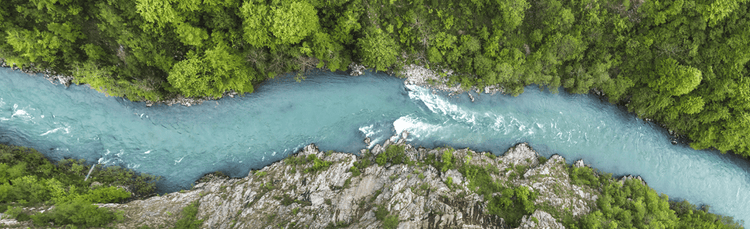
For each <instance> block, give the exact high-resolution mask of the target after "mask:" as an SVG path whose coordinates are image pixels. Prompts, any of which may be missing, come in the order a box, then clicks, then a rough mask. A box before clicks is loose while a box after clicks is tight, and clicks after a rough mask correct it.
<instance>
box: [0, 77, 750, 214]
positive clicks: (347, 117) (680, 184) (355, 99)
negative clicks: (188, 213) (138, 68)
mask: <svg viewBox="0 0 750 229" xmlns="http://www.w3.org/2000/svg"><path fill="white" fill-rule="evenodd" d="M473 95H474V97H475V99H476V100H475V102H471V101H470V100H469V98H468V96H466V95H465V94H463V95H456V96H448V95H447V94H446V93H444V92H433V91H432V90H431V89H427V88H423V87H419V86H412V85H408V86H407V85H404V84H403V80H401V79H398V78H396V77H392V76H388V75H386V74H383V73H366V74H365V75H363V76H358V77H352V76H348V75H345V74H343V73H331V72H320V73H315V74H313V75H312V76H308V77H307V79H305V80H304V81H303V82H301V83H297V82H295V81H294V80H292V79H290V78H284V77H281V78H278V79H274V80H269V81H267V82H264V83H263V84H262V85H260V86H259V87H258V89H257V90H256V91H255V92H254V93H252V94H248V95H245V96H236V97H235V98H223V99H220V100H218V101H209V102H205V103H203V104H201V105H194V106H191V107H185V106H181V105H174V106H166V105H155V106H153V107H146V105H145V103H142V102H130V101H128V100H125V99H122V98H115V97H107V96H105V95H104V94H102V93H99V92H97V91H95V90H93V89H90V88H89V87H87V86H70V87H65V86H62V85H59V84H58V85H54V84H51V83H49V82H48V81H47V80H45V79H44V78H42V77H40V76H38V75H28V74H24V73H21V72H18V71H12V70H9V69H7V68H3V69H0V143H5V144H13V145H22V146H29V147H33V148H36V149H38V150H39V151H40V152H42V153H43V154H45V155H46V156H48V157H50V158H51V159H53V160H59V159H62V158H84V159H86V160H87V161H89V162H98V163H102V164H108V165H120V166H125V167H128V168H132V169H135V170H136V171H139V172H146V173H150V174H154V175H160V176H163V177H164V180H163V181H162V182H160V183H159V185H158V187H159V190H161V191H163V192H170V191H177V190H180V189H189V188H190V185H191V184H192V182H194V181H195V180H196V179H198V178H199V177H200V176H202V175H203V174H205V173H209V172H213V171H222V172H224V173H226V174H228V175H231V176H235V177H242V176H246V175H247V173H248V172H249V170H250V169H258V168H262V167H263V166H266V165H269V164H270V163H272V162H275V161H278V160H281V159H283V158H285V157H286V156H288V155H290V154H292V153H294V152H296V151H297V150H299V149H300V148H301V147H303V146H305V145H307V144H310V143H315V144H317V145H318V146H319V147H320V149H321V150H335V151H343V152H350V153H357V152H359V150H360V149H363V148H366V147H370V146H366V145H365V144H364V142H363V139H364V138H365V137H369V138H371V139H372V140H373V143H372V144H375V143H381V142H383V141H384V140H385V139H387V138H389V137H390V136H393V135H395V134H396V133H400V132H402V131H408V132H409V133H410V135H409V137H408V139H407V140H408V141H409V142H410V143H411V144H413V145H415V146H424V147H428V148H430V147H436V146H444V145H448V146H453V147H456V148H464V147H470V148H472V149H475V150H482V151H491V152H494V153H495V154H502V153H503V152H504V151H505V150H507V148H508V147H510V146H512V145H514V144H516V143H520V142H529V143H530V145H531V146H532V147H534V149H536V150H537V151H539V152H540V154H542V155H543V156H547V157H549V156H551V155H552V154H560V155H561V156H563V157H565V158H566V159H567V160H568V162H569V163H571V162H573V161H574V160H577V159H581V158H582V159H584V161H585V162H586V163H587V164H591V165H592V166H593V167H594V168H597V169H599V170H601V171H604V172H609V173H613V174H615V175H616V176H619V175H627V174H634V175H640V176H642V177H643V178H644V179H645V180H646V182H648V184H649V186H651V187H652V188H654V189H655V190H656V191H657V192H661V193H665V194H667V195H669V196H670V198H673V199H678V200H679V199H686V200H688V201H690V202H691V203H694V204H708V205H710V206H711V211H712V212H715V213H719V214H723V215H728V216H733V217H734V218H735V219H739V220H745V221H750V205H749V204H747V203H750V176H749V175H750V165H749V164H748V163H747V162H746V161H745V160H742V159H740V158H738V157H735V156H732V155H724V154H720V153H718V152H715V151H706V150H704V151H696V150H693V149H691V148H690V147H688V146H686V145H684V144H677V145H673V144H671V143H670V138H669V136H668V134H667V133H666V130H664V129H662V128H660V127H658V126H656V125H654V124H652V123H648V122H644V121H643V120H640V119H638V118H637V117H635V115H633V114H629V113H627V112H626V111H623V110H622V109H621V108H618V107H616V106H614V105H611V104H609V103H607V102H606V101H601V100H600V99H599V98H597V97H596V96H592V95H575V94H568V93H565V92H564V91H562V90H561V92H560V93H558V94H553V93H550V92H548V91H546V90H540V89H539V88H538V87H536V86H529V87H527V88H526V92H525V93H523V94H521V95H520V96H518V97H512V96H509V95H500V94H497V95H486V94H482V95H476V94H473Z"/></svg>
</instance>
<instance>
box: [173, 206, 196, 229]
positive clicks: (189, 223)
mask: <svg viewBox="0 0 750 229" xmlns="http://www.w3.org/2000/svg"><path fill="white" fill-rule="evenodd" d="M197 215H198V201H197V200H196V201H195V202H193V203H191V204H190V205H188V206H186V207H185V208H183V209H182V212H181V213H180V216H182V218H180V219H179V220H177V222H175V224H174V228H175V229H178V228H180V229H182V228H184V229H197V228H201V225H203V219H198V218H197Z"/></svg>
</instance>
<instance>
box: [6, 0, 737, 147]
mask: <svg viewBox="0 0 750 229" xmlns="http://www.w3.org/2000/svg"><path fill="white" fill-rule="evenodd" d="M0 36H4V38H0V40H2V41H4V42H0V57H3V58H5V60H6V62H7V63H11V64H16V65H17V66H25V67H27V68H31V69H39V70H41V69H50V70H53V71H54V72H56V73H59V74H65V75H71V76H74V77H75V80H74V82H76V83H79V84H90V85H91V86H92V87H94V88H96V89H98V90H100V91H102V92H104V93H107V94H109V95H113V96H125V97H127V98H128V99H130V100H134V101H139V100H144V99H145V100H151V101H157V100H163V99H167V98H171V97H175V96H177V95H178V94H181V95H185V96H199V97H201V96H203V97H214V98H215V97H220V96H221V95H222V94H223V93H224V92H227V91H230V90H233V91H235V92H240V93H247V92H252V91H253V89H254V85H257V83H259V82H261V81H263V80H265V79H268V78H273V77H274V76H276V75H279V74H283V73H289V72H297V73H298V76H299V77H304V74H305V72H307V71H309V70H310V69H319V68H325V69H328V70H332V71H335V70H344V69H345V68H346V66H347V65H348V64H349V63H351V62H358V63H363V64H365V65H366V66H368V67H370V68H373V69H376V70H377V71H396V72H397V71H398V70H399V69H400V68H401V67H402V66H403V65H405V64H410V63H416V64H421V65H424V66H428V67H430V68H450V69H454V70H456V71H457V72H458V74H454V75H453V76H451V77H452V78H451V82H452V83H461V84H462V85H463V86H471V85H476V86H484V85H500V86H502V87H503V88H505V90H506V92H508V93H511V94H513V95H518V94H520V93H522V92H523V89H524V86H526V85H530V84H536V85H540V86H541V87H547V88H549V89H551V90H552V91H557V89H558V88H559V87H560V86H562V87H563V88H565V90H567V91H569V92H571V93H588V92H589V91H591V90H598V91H601V92H603V93H605V94H606V95H607V96H608V98H609V100H610V102H612V103H620V104H624V105H626V106H627V108H628V109H629V110H630V111H632V112H634V113H636V114H637V115H638V116H640V117H642V118H650V119H655V120H657V121H659V122H660V123H663V124H665V125H667V126H668V127H669V128H671V129H673V130H676V131H678V133H681V134H684V135H686V136H688V137H689V138H690V139H692V141H693V142H692V143H691V146H692V147H693V148H696V149H706V148H716V149H719V150H720V151H722V152H727V151H731V152H734V153H736V154H739V155H743V156H745V157H748V156H750V139H749V137H750V113H748V112H750V80H748V79H747V78H748V77H747V75H748V70H749V69H750V65H748V61H749V60H750V39H748V38H749V37H750V0H669V1H666V0H663V1H655V0H653V1H645V0H470V1H469V0H462V1H458V0H456V1H438V0H244V1H238V0H224V1H221V0H205V1H195V0H184V1H175V0H107V1H88V0H7V1H5V2H4V4H2V5H0Z"/></svg>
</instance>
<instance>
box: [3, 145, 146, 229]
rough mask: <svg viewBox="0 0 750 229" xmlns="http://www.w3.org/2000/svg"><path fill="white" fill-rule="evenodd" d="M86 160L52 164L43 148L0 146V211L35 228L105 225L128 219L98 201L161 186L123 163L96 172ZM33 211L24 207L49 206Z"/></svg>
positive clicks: (127, 197) (121, 198)
mask: <svg viewBox="0 0 750 229" xmlns="http://www.w3.org/2000/svg"><path fill="white" fill-rule="evenodd" d="M90 167H91V166H86V165H84V161H83V160H74V159H64V160H61V161H59V162H57V163H55V164H53V163H51V162H50V161H49V160H47V158H45V157H44V156H43V155H42V154H41V153H39V152H38V151H36V150H34V149H31V148H26V147H19V146H8V145H3V144H0V212H4V213H5V214H7V215H9V216H10V217H12V218H15V219H16V220H18V221H27V220H33V221H32V222H33V223H34V225H36V226H50V223H53V224H54V225H56V226H58V227H59V226H65V225H67V226H72V227H68V228H75V227H76V226H82V227H85V228H88V227H101V226H106V225H109V224H110V223H113V222H116V221H120V220H122V219H123V214H122V213H120V212H113V211H112V210H109V209H107V208H100V207H98V206H96V205H94V204H93V203H119V202H122V201H126V200H130V199H133V198H142V197H146V196H148V195H150V194H152V193H153V192H154V191H155V190H156V182H157V181H158V180H159V179H160V177H155V176H152V175H148V174H136V173H134V172H133V171H131V170H128V169H124V168H122V167H118V166H110V167H106V168H102V167H101V166H97V167H95V168H94V169H93V170H91V176H90V177H89V178H90V179H86V177H85V176H86V175H87V173H88V172H89V171H90V170H89V169H90ZM50 206H54V208H52V209H51V210H48V211H43V212H41V213H39V212H38V213H34V214H31V215H29V214H28V213H27V212H28V211H27V210H24V207H42V208H46V207H50Z"/></svg>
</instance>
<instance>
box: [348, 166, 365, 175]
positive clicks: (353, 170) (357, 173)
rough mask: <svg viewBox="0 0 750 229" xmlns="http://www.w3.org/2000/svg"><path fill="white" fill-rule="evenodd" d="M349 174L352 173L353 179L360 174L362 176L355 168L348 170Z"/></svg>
mask: <svg viewBox="0 0 750 229" xmlns="http://www.w3.org/2000/svg"><path fill="white" fill-rule="evenodd" d="M349 172H351V173H352V176H353V177H357V176H359V175H360V174H362V173H361V172H360V171H359V168H357V166H352V167H351V168H349Z"/></svg>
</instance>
